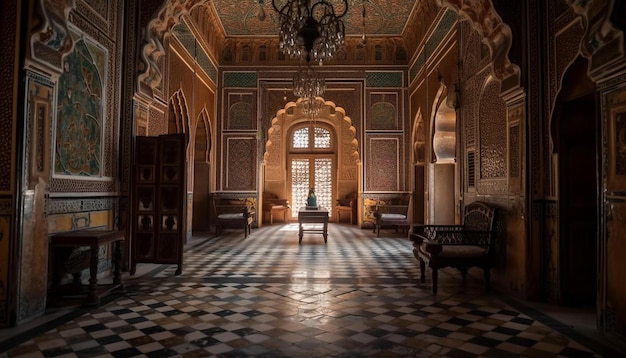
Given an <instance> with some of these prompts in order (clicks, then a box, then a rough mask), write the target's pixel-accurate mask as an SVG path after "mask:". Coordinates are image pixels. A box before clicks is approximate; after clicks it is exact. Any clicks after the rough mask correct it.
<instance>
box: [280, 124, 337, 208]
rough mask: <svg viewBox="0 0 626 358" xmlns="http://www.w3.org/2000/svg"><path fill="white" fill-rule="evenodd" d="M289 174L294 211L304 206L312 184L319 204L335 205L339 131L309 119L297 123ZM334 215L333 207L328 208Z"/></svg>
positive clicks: (291, 138) (292, 135)
mask: <svg viewBox="0 0 626 358" xmlns="http://www.w3.org/2000/svg"><path fill="white" fill-rule="evenodd" d="M289 133H290V135H289V136H288V138H289V145H288V155H287V168H288V170H287V174H288V179H287V182H288V187H289V188H290V193H289V194H290V196H289V197H290V202H291V203H293V207H292V209H291V215H292V217H293V218H295V217H297V216H298V212H299V211H300V208H301V207H303V206H305V200H306V198H307V195H308V192H309V188H314V189H315V195H316V196H317V204H318V205H319V206H321V207H323V208H332V207H333V202H334V200H333V197H335V195H334V193H335V190H334V188H335V185H336V182H335V180H334V178H335V177H336V176H335V175H333V173H335V172H336V163H337V154H336V148H335V146H336V142H337V141H336V135H335V134H334V130H333V129H332V127H330V126H328V125H325V124H321V123H317V122H315V121H309V122H304V123H298V124H295V125H294V126H293V127H292V128H291V129H290V132H289ZM329 214H330V217H331V218H332V217H333V213H332V210H330V211H329Z"/></svg>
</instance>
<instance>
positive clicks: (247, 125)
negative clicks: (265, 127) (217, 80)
mask: <svg viewBox="0 0 626 358" xmlns="http://www.w3.org/2000/svg"><path fill="white" fill-rule="evenodd" d="M224 94H225V97H226V98H225V99H224V100H225V106H224V107H223V108H224V110H223V113H224V116H225V118H224V120H223V121H222V123H223V125H224V127H223V128H222V129H223V130H224V131H233V130H239V131H256V127H257V108H256V107H257V106H256V91H241V90H232V91H231V90H228V89H225V90H224Z"/></svg>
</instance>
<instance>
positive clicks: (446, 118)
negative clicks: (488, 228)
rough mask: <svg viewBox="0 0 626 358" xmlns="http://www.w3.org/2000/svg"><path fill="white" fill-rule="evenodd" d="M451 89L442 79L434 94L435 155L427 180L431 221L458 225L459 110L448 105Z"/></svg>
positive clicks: (432, 128) (432, 138)
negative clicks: (457, 120)
mask: <svg viewBox="0 0 626 358" xmlns="http://www.w3.org/2000/svg"><path fill="white" fill-rule="evenodd" d="M447 96H448V88H447V87H446V85H445V84H444V83H443V82H440V83H439V89H438V90H437V94H436V96H435V101H434V103H433V107H432V108H435V110H434V113H433V118H432V122H431V133H430V138H431V140H432V148H431V152H432V157H433V162H432V163H430V165H429V167H430V170H429V172H430V178H429V180H428V191H429V196H428V197H429V201H428V202H429V210H428V213H429V214H428V221H429V223H431V224H455V223H456V220H457V212H456V205H455V204H456V197H457V195H458V194H457V193H458V188H457V187H456V182H457V180H456V177H457V167H456V111H455V109H454V108H451V107H450V106H449V105H448V102H449V101H448V98H447Z"/></svg>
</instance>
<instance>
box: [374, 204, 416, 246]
mask: <svg viewBox="0 0 626 358" xmlns="http://www.w3.org/2000/svg"><path fill="white" fill-rule="evenodd" d="M410 207H411V195H410V194H406V195H405V196H403V197H402V198H399V199H392V200H386V201H379V202H378V203H377V204H376V211H375V212H374V232H375V233H376V237H380V228H381V227H383V226H393V227H394V228H395V229H396V232H397V231H398V228H399V227H402V228H403V229H407V231H408V228H409V208H410Z"/></svg>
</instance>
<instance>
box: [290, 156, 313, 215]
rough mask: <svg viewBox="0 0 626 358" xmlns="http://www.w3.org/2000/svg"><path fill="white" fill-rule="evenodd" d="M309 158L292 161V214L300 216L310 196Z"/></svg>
mask: <svg viewBox="0 0 626 358" xmlns="http://www.w3.org/2000/svg"><path fill="white" fill-rule="evenodd" d="M309 175H310V174H309V160H308V159H293V160H292V161H291V203H292V204H293V207H292V208H291V215H292V216H293V217H297V216H298V211H299V210H300V208H301V207H303V206H306V198H307V197H308V196H309V185H310V184H309Z"/></svg>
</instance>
